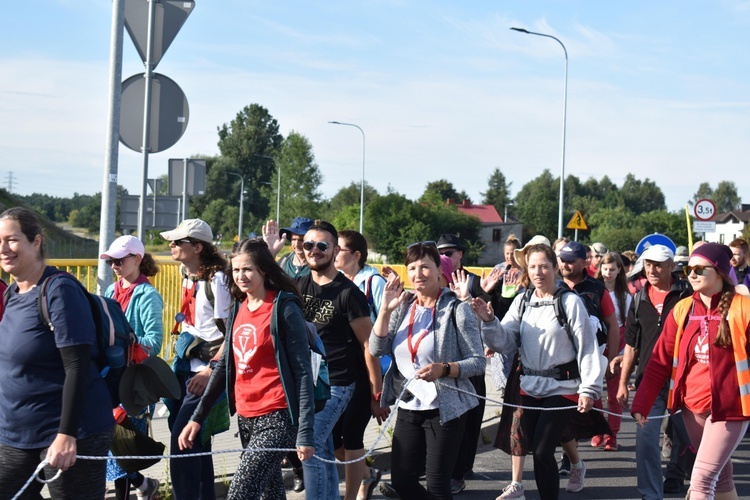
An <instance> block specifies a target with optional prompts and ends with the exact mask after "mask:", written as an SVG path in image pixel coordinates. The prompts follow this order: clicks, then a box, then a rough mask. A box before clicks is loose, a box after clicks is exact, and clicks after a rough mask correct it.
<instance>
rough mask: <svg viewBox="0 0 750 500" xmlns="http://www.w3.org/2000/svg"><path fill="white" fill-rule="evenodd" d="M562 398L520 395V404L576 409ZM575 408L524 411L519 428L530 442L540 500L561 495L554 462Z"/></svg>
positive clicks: (549, 499) (573, 404)
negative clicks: (520, 427) (556, 450)
mask: <svg viewBox="0 0 750 500" xmlns="http://www.w3.org/2000/svg"><path fill="white" fill-rule="evenodd" d="M576 404H577V403H574V402H573V401H571V400H570V399H567V398H564V397H562V396H550V397H547V398H541V399H540V398H533V397H531V396H521V405H523V406H533V407H542V408H560V407H565V406H575V405H576ZM575 412H576V409H575V408H571V409H569V410H555V411H549V410H529V409H524V410H523V415H522V416H521V425H522V426H523V430H524V432H525V433H526V436H528V439H529V448H530V449H531V451H532V453H533V455H534V480H535V481H536V487H537V490H538V491H539V496H540V497H541V498H542V500H557V497H558V495H559V493H560V475H559V472H558V470H557V461H556V460H555V449H556V448H557V445H558V444H559V443H560V438H561V437H562V434H563V431H564V430H565V426H566V425H568V422H570V421H571V419H572V418H573V417H574V416H575Z"/></svg>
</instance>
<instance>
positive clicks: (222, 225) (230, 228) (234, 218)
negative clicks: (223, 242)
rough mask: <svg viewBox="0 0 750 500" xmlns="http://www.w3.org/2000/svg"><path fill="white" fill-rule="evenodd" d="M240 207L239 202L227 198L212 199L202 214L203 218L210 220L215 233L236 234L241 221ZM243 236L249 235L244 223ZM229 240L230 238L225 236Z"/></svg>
mask: <svg viewBox="0 0 750 500" xmlns="http://www.w3.org/2000/svg"><path fill="white" fill-rule="evenodd" d="M239 217H240V209H239V206H238V205H237V203H232V204H230V203H228V202H227V200H225V199H215V200H211V202H210V203H209V204H208V206H207V207H206V209H205V210H204V211H203V213H202V214H201V218H202V219H203V220H205V221H206V222H208V225H209V226H211V229H212V230H213V233H214V235H216V234H217V233H222V234H223V235H232V236H234V235H236V234H237V227H238V226H237V225H238V223H239ZM243 226H244V227H243V232H245V234H244V235H243V236H247V233H248V230H247V225H246V224H243ZM225 239H227V240H229V239H230V238H225Z"/></svg>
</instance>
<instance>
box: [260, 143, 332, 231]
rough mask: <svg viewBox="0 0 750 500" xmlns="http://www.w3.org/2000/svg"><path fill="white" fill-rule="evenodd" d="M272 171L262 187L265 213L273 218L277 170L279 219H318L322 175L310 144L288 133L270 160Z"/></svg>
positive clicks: (284, 220) (288, 220)
mask: <svg viewBox="0 0 750 500" xmlns="http://www.w3.org/2000/svg"><path fill="white" fill-rule="evenodd" d="M274 163H275V165H276V167H277V168H276V169H275V170H274V171H273V174H272V175H271V181H270V182H271V183H270V185H269V186H264V187H263V188H262V189H261V193H262V194H263V196H265V197H266V198H267V199H268V204H269V206H268V209H269V212H270V213H271V214H273V217H276V201H277V198H276V197H277V192H278V191H277V190H278V180H279V177H278V176H279V170H278V169H279V168H280V169H281V203H280V211H281V214H280V215H279V219H280V220H281V221H282V222H283V223H287V222H288V223H291V221H292V219H294V218H295V217H300V216H301V217H310V218H312V219H314V218H316V217H318V216H319V213H320V209H321V198H322V195H321V193H320V191H319V188H320V185H321V183H322V182H323V175H322V174H321V173H320V169H318V164H317V163H315V154H314V153H313V149H312V145H311V144H310V141H309V140H308V139H307V138H306V137H305V136H303V135H302V134H299V133H298V132H294V131H292V132H290V133H289V135H288V136H287V137H286V139H284V142H283V143H282V144H281V148H280V149H279V152H278V153H277V154H276V157H275V158H274Z"/></svg>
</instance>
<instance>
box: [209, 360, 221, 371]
mask: <svg viewBox="0 0 750 500" xmlns="http://www.w3.org/2000/svg"><path fill="white" fill-rule="evenodd" d="M218 364H219V361H218V360H216V359H212V360H211V361H209V362H208V367H209V368H211V369H212V370H215V369H216V365H218Z"/></svg>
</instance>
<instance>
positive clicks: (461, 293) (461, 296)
mask: <svg viewBox="0 0 750 500" xmlns="http://www.w3.org/2000/svg"><path fill="white" fill-rule="evenodd" d="M470 281H471V278H470V276H469V275H468V274H466V272H465V271H464V270H463V269H458V270H456V271H453V283H452V284H451V290H453V291H454V292H455V293H456V295H457V296H458V300H461V301H463V300H466V299H469V298H471V293H470V292H469V282H470Z"/></svg>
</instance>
